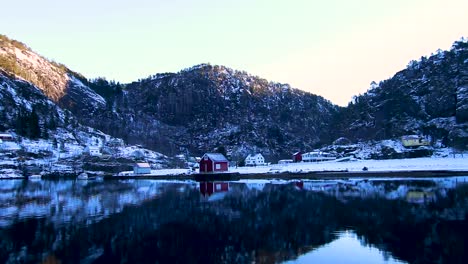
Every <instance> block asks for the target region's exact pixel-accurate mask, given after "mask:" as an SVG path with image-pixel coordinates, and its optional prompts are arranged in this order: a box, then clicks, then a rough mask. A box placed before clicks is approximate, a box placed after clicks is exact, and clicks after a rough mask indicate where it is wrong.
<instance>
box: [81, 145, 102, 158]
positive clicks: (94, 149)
mask: <svg viewBox="0 0 468 264" xmlns="http://www.w3.org/2000/svg"><path fill="white" fill-rule="evenodd" d="M84 152H85V153H86V154H88V155H90V156H101V155H102V153H101V148H100V147H98V146H87V147H86V148H85V149H84Z"/></svg>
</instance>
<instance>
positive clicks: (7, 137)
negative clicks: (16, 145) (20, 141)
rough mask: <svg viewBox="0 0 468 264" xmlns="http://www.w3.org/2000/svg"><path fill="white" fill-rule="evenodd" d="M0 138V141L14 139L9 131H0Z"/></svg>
mask: <svg viewBox="0 0 468 264" xmlns="http://www.w3.org/2000/svg"><path fill="white" fill-rule="evenodd" d="M0 140H2V141H14V140H15V137H14V136H13V135H12V134H10V133H0Z"/></svg>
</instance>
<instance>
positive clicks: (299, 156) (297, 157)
mask: <svg viewBox="0 0 468 264" xmlns="http://www.w3.org/2000/svg"><path fill="white" fill-rule="evenodd" d="M292 160H293V162H301V161H302V152H300V151H298V152H296V153H294V154H293V155H292Z"/></svg>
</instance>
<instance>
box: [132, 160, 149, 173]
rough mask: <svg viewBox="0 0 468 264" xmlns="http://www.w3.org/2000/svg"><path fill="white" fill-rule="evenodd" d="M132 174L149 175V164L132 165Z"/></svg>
mask: <svg viewBox="0 0 468 264" xmlns="http://www.w3.org/2000/svg"><path fill="white" fill-rule="evenodd" d="M133 173H134V174H150V173H151V166H150V165H149V163H146V162H141V163H136V164H135V165H133Z"/></svg>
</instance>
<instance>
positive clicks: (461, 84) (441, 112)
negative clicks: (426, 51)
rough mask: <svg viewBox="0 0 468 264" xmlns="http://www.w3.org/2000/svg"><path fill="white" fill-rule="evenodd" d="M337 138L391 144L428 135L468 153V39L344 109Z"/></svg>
mask: <svg viewBox="0 0 468 264" xmlns="http://www.w3.org/2000/svg"><path fill="white" fill-rule="evenodd" d="M331 131H333V132H335V135H336V137H337V138H338V137H340V136H346V137H348V138H349V139H351V140H352V141H356V140H359V139H362V140H374V139H389V138H395V137H399V136H402V135H405V134H424V135H427V136H430V137H431V138H432V139H433V140H434V141H436V140H440V141H442V142H443V143H444V144H445V145H450V146H454V147H458V148H461V149H467V148H468V40H467V39H463V38H462V39H461V40H459V41H456V42H455V43H454V44H453V46H452V48H451V50H449V51H442V50H438V51H437V52H436V53H435V54H433V55H432V56H430V57H428V58H426V57H421V59H420V60H418V61H416V60H414V61H411V62H410V63H409V64H408V66H407V68H406V69H404V70H402V71H400V72H398V73H396V74H395V75H394V76H393V77H392V78H390V79H388V80H385V81H381V82H380V83H378V84H377V83H375V82H373V83H372V84H371V87H370V89H369V90H368V91H367V92H366V93H364V94H362V95H359V96H356V97H355V98H354V100H353V102H351V103H350V104H349V105H348V107H346V108H343V109H341V111H340V113H339V114H338V116H337V118H336V119H335V124H334V125H333V129H331Z"/></svg>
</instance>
